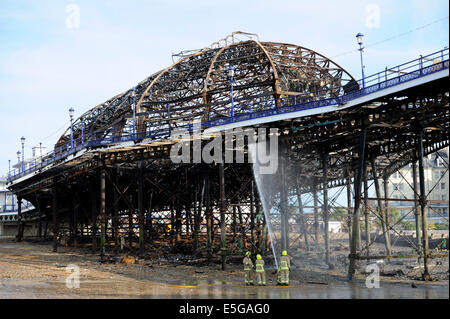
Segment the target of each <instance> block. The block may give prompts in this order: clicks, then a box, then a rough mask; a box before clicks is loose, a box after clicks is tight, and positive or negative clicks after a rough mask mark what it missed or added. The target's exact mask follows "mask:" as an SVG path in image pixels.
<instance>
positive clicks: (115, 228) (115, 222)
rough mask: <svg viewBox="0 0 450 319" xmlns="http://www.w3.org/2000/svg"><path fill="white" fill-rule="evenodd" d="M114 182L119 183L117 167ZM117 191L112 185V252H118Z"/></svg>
mask: <svg viewBox="0 0 450 319" xmlns="http://www.w3.org/2000/svg"><path fill="white" fill-rule="evenodd" d="M115 184H116V185H119V169H117V170H116V171H115ZM118 198H119V193H118V192H117V189H116V187H113V202H114V203H113V205H114V207H113V214H114V216H113V219H112V220H113V228H114V254H115V255H117V254H118V252H119V246H120V238H119V201H118Z"/></svg>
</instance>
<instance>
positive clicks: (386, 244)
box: [371, 158, 391, 256]
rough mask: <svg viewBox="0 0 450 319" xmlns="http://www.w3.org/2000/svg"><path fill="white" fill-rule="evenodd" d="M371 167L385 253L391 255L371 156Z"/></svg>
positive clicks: (378, 184) (376, 175)
mask: <svg viewBox="0 0 450 319" xmlns="http://www.w3.org/2000/svg"><path fill="white" fill-rule="evenodd" d="M371 167H372V175H373V182H374V185H375V193H376V195H377V206H378V212H379V214H380V219H381V230H382V232H383V236H384V246H385V249H386V255H387V256H390V255H391V242H390V240H389V234H388V232H389V231H388V228H387V225H386V217H385V216H384V215H385V211H386V210H385V209H384V207H383V203H382V202H381V190H380V183H379V180H378V173H377V166H376V163H375V158H372V160H371Z"/></svg>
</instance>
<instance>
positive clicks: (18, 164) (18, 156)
mask: <svg viewBox="0 0 450 319" xmlns="http://www.w3.org/2000/svg"><path fill="white" fill-rule="evenodd" d="M16 154H17V169H18V170H19V173H20V154H22V153H20V151H17V153H16Z"/></svg>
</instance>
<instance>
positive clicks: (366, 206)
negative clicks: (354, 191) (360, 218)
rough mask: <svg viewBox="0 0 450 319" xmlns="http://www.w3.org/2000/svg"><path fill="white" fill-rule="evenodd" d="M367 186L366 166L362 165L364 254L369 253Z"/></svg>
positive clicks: (367, 254)
mask: <svg viewBox="0 0 450 319" xmlns="http://www.w3.org/2000/svg"><path fill="white" fill-rule="evenodd" d="M368 198H369V186H368V184H367V167H366V165H364V230H365V235H366V256H369V255H370V250H369V245H370V224H369V200H368Z"/></svg>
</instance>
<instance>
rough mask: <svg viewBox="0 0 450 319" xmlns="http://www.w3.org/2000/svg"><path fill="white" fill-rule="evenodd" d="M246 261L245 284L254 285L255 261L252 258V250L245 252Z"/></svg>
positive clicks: (244, 261) (244, 260)
mask: <svg viewBox="0 0 450 319" xmlns="http://www.w3.org/2000/svg"><path fill="white" fill-rule="evenodd" d="M242 262H243V263H244V273H245V284H246V285H247V286H248V285H253V261H252V259H251V258H250V252H249V251H247V252H246V253H245V257H244V259H243V260H242Z"/></svg>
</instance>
